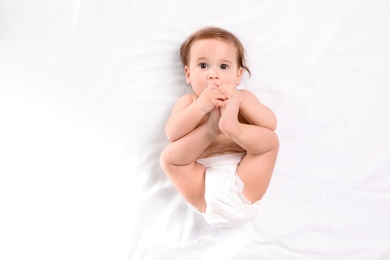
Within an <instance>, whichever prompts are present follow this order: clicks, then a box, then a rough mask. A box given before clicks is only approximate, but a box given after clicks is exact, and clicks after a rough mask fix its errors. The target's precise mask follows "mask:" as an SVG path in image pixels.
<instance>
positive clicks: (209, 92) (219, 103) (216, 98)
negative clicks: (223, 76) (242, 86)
mask: <svg viewBox="0 0 390 260" xmlns="http://www.w3.org/2000/svg"><path fill="white" fill-rule="evenodd" d="M225 100H226V97H225V95H224V94H223V93H221V91H219V89H218V87H217V85H215V84H210V85H208V86H207V88H205V89H204V90H203V92H202V93H201V94H200V96H199V97H198V99H197V100H196V101H195V103H196V104H197V105H198V106H199V108H200V109H201V110H202V111H203V112H205V113H210V112H211V111H212V110H213V109H214V108H216V107H224V106H225V104H224V102H223V101H225Z"/></svg>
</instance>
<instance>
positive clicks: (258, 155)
mask: <svg viewBox="0 0 390 260" xmlns="http://www.w3.org/2000/svg"><path fill="white" fill-rule="evenodd" d="M235 61H236V52H235V48H234V46H233V45H231V44H229V43H226V42H223V41H221V40H216V39H208V40H200V41H198V42H195V43H194V44H193V46H192V47H191V58H190V63H189V65H188V66H186V68H185V72H186V79H187V82H188V83H189V84H191V85H192V87H193V90H194V94H189V95H185V96H183V97H182V98H180V99H179V100H178V102H177V103H176V104H175V106H174V108H173V110H172V114H171V116H170V118H169V119H168V121H167V125H166V133H167V137H168V139H169V140H170V143H169V144H168V145H167V146H166V147H165V149H164V150H163V151H162V153H161V158H160V161H161V166H162V168H163V170H164V172H165V173H166V175H167V176H168V178H169V179H170V180H171V182H172V184H173V185H174V186H175V188H176V189H177V190H178V191H179V193H180V194H181V195H182V196H183V197H184V199H185V200H186V201H187V202H188V203H190V204H192V205H193V206H194V207H196V208H197V209H198V210H199V211H201V212H205V210H206V207H207V205H206V201H205V199H204V192H205V168H204V167H203V166H202V165H201V164H199V163H197V162H196V160H197V159H199V158H206V157H212V156H217V155H221V154H228V153H241V152H246V154H245V155H244V157H243V158H242V161H241V163H240V164H239V166H238V168H237V174H238V175H239V176H240V178H241V179H242V181H243V182H244V184H245V187H244V190H243V195H244V196H245V197H246V198H247V199H248V200H249V201H251V202H252V203H253V202H256V201H258V200H259V199H261V198H262V196H263V194H264V193H265V191H266V190H267V188H268V185H269V182H270V179H271V176H272V172H273V169H274V165H275V162H276V158H277V154H278V149H279V143H278V138H277V136H276V134H275V133H274V130H275V128H276V118H275V116H274V114H273V112H272V111H271V110H270V109H269V108H268V107H266V106H265V105H263V104H261V103H260V101H259V100H258V99H257V98H256V96H255V95H253V94H252V93H251V92H249V91H247V90H238V89H237V86H238V85H239V84H240V80H241V75H242V68H238V65H237V64H236V62H235ZM225 65H227V66H225Z"/></svg>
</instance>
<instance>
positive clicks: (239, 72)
mask: <svg viewBox="0 0 390 260" xmlns="http://www.w3.org/2000/svg"><path fill="white" fill-rule="evenodd" d="M241 78H242V67H241V68H239V69H238V71H237V86H238V85H240V84H241Z"/></svg>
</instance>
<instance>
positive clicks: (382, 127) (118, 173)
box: [0, 0, 390, 260]
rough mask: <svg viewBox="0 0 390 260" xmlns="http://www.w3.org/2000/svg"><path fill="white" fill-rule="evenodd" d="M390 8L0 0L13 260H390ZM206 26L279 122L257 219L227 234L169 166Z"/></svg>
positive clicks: (1, 161)
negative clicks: (193, 47)
mask: <svg viewBox="0 0 390 260" xmlns="http://www.w3.org/2000/svg"><path fill="white" fill-rule="evenodd" d="M389 11H390V3H389V2H388V1H384V0H377V1H368V0H346V1H336V0H329V1H309V0H300V1H282V0H277V1H257V0H252V1H237V0H228V1H222V0H219V1H217V0H213V1H206V0H200V1H178V0H176V1H173V0H172V1H158V0H144V1H135V0H133V1H129V0H127V1H125V0H116V1H108V0H104V1H76V0H73V1H61V0H54V1H43V0H38V1H27V0H24V1H22V0H16V1H15V0H12V1H11V0H8V1H7V0H3V1H0V208H1V214H0V219H1V221H0V244H1V250H0V258H1V259H35V258H37V259H83V260H84V259H94V260H95V259H142V260H143V259H390V243H389V241H390V222H389V217H390V138H389V133H390V102H389V98H390V66H389V63H390V47H389V46H390V16H388V13H389ZM208 25H215V26H221V27H223V28H226V29H228V30H230V31H232V32H233V33H235V34H236V35H237V36H238V37H239V38H240V39H241V40H242V42H243V44H244V45H245V47H246V50H247V56H248V61H249V66H250V68H251V71H252V77H251V78H248V77H245V78H244V80H243V83H242V87H244V88H248V89H250V90H251V91H252V92H254V93H255V94H256V95H257V96H258V97H259V99H260V100H261V101H262V102H263V103H265V104H266V105H268V106H269V107H270V108H271V109H272V110H274V112H275V113H276V115H277V118H278V124H279V125H278V129H277V133H278V136H279V139H280V143H281V147H280V154H279V158H278V161H277V165H276V168H275V172H274V175H273V178H272V181H271V184H270V186H269V190H268V192H267V195H266V196H265V197H264V201H263V204H262V205H263V206H262V210H261V213H260V214H259V215H258V216H257V217H256V218H255V219H254V220H253V221H252V222H250V223H248V224H245V225H242V226H239V227H236V228H213V227H210V226H208V225H207V224H206V223H205V222H204V220H203V219H202V217H201V216H199V215H197V214H195V213H194V212H192V211H191V210H190V209H188V207H187V206H186V204H185V202H184V200H183V199H182V198H181V197H180V196H179V194H178V193H177V192H176V191H175V190H174V188H173V187H172V185H171V184H170V183H169V181H168V180H167V178H166V177H165V175H164V174H163V172H162V170H161V169H160V167H159V153H160V151H161V149H162V148H163V147H164V146H165V145H166V144H167V140H166V138H165V135H164V123H165V120H166V119H167V117H168V115H169V112H170V109H171V107H172V105H173V104H174V102H175V100H176V99H177V98H178V97H179V96H181V95H183V94H184V93H186V92H188V87H187V86H186V84H185V81H184V77H183V73H182V67H181V64H180V62H179V57H178V48H179V46H180V44H181V42H182V41H183V40H184V39H185V38H186V37H187V36H188V35H189V34H190V33H192V32H193V31H195V30H197V29H199V28H201V27H203V26H208Z"/></svg>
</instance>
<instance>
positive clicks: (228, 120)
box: [219, 97, 241, 138]
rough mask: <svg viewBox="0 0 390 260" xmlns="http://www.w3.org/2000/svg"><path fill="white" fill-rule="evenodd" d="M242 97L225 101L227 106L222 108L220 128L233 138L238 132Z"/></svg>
mask: <svg viewBox="0 0 390 260" xmlns="http://www.w3.org/2000/svg"><path fill="white" fill-rule="evenodd" d="M240 104H241V98H240V97H234V98H230V99H228V100H226V101H225V105H226V106H225V108H221V119H220V120H219V128H220V129H221V131H222V132H223V133H224V134H225V135H227V136H228V137H229V138H232V136H233V135H234V133H236V130H237V126H238V124H239V122H238V117H237V115H238V111H239V109H240Z"/></svg>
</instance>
